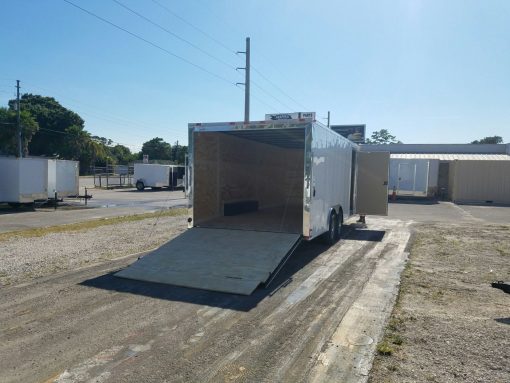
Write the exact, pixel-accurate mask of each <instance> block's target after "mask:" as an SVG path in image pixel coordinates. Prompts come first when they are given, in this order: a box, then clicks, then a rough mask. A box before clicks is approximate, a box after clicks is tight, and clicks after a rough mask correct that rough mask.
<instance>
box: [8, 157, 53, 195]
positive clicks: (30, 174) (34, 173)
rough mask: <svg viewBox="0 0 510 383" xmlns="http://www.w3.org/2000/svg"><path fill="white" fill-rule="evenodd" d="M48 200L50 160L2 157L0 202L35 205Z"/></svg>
mask: <svg viewBox="0 0 510 383" xmlns="http://www.w3.org/2000/svg"><path fill="white" fill-rule="evenodd" d="M47 198H48V159H46V158H15V157H0V202H7V203H11V204H22V203H33V202H34V201H38V200H46V199H47Z"/></svg>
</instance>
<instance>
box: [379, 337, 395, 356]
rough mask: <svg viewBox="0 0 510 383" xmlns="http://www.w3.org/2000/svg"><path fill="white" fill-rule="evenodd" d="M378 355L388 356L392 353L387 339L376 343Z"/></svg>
mask: <svg viewBox="0 0 510 383" xmlns="http://www.w3.org/2000/svg"><path fill="white" fill-rule="evenodd" d="M377 352H378V353H379V355H384V356H390V355H391V354H392V353H393V347H391V346H390V344H389V343H388V342H387V341H383V342H381V343H379V344H378V345H377Z"/></svg>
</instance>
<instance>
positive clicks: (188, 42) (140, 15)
mask: <svg viewBox="0 0 510 383" xmlns="http://www.w3.org/2000/svg"><path fill="white" fill-rule="evenodd" d="M112 1H113V2H114V3H116V4H118V5H119V6H121V7H122V8H124V9H126V10H128V11H129V12H131V13H133V14H134V15H136V16H138V17H140V18H141V19H143V20H145V21H147V22H148V23H150V24H152V25H154V26H155V27H157V28H159V29H161V30H162V31H164V32H166V33H168V34H169V35H170V36H173V37H175V38H176V39H179V40H180V41H182V42H184V43H186V44H188V45H189V46H191V47H193V48H195V49H196V50H198V51H199V52H202V53H203V54H205V55H206V56H208V57H210V58H212V59H214V60H216V61H217V62H219V63H221V64H223V65H225V66H227V67H228V68H230V69H235V67H234V66H233V65H231V64H229V63H228V62H226V61H224V60H222V59H220V58H218V57H216V56H214V55H212V54H210V53H209V52H207V51H206V50H204V49H202V48H200V47H199V46H198V45H196V44H194V43H192V42H191V41H189V40H187V39H185V38H184V37H181V36H179V35H178V34H176V33H174V32H172V31H170V30H168V29H167V28H165V27H164V26H162V25H161V24H158V23H156V22H155V21H153V20H151V19H149V18H148V17H146V16H144V15H142V14H141V13H139V12H137V11H135V10H134V9H131V8H129V7H128V6H127V5H125V4H123V3H121V2H120V1H118V0H112Z"/></svg>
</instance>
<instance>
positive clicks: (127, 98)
mask: <svg viewBox="0 0 510 383" xmlns="http://www.w3.org/2000/svg"><path fill="white" fill-rule="evenodd" d="M68 1H71V2H73V3H74V4H76V5H78V6H79V7H82V8H84V9H86V10H87V11H89V12H92V13H94V14H96V15H97V16H99V17H101V18H103V19H104V20H107V21H108V22H111V23H113V24H115V25H117V26H118V27H121V28H123V29H124V30H120V29H118V28H116V27H114V26H112V25H111V24H108V23H107V22H105V21H102V20H99V19H98V18H96V17H94V16H91V15H90V14H88V13H86V12H84V11H83V10H80V9H78V8H76V7H74V6H72V5H71V4H69V3H68V2H66V1H64V0H17V1H9V0H0V4H1V12H0V46H1V50H0V52H1V53H0V106H6V105H7V101H8V100H9V99H11V98H13V97H14V95H15V90H14V86H15V80H20V81H21V87H22V89H21V92H22V93H25V92H27V93H35V94H41V95H45V96H52V97H54V98H56V99H57V100H58V101H59V102H60V103H61V104H62V105H64V106H65V107H67V108H69V109H71V110H73V111H75V112H77V113H78V114H80V115H81V116H82V117H83V118H84V120H85V128H86V129H87V130H88V131H89V132H90V133H91V134H94V135H99V136H102V137H107V138H110V139H112V140H113V141H114V142H117V143H121V144H124V145H127V146H129V147H130V148H131V149H132V150H139V149H140V148H141V145H142V143H143V142H144V141H147V140H149V139H151V138H153V137H162V138H163V139H165V140H166V141H167V142H170V143H172V144H173V143H175V142H176V141H179V143H180V144H186V143H187V124H188V123H190V122H216V121H240V120H242V119H243V118H244V90H243V88H242V86H236V85H235V83H236V82H243V81H244V77H243V76H244V73H243V71H242V70H238V71H236V70H235V68H236V67H243V66H244V56H243V55H242V54H237V55H236V54H235V52H236V51H244V48H245V38H246V37H247V36H249V37H250V38H251V58H252V61H251V62H252V66H253V69H252V71H251V77H252V86H251V88H252V92H251V94H252V101H251V113H250V119H251V120H263V119H264V115H265V114H266V113H274V112H282V113H283V112H295V111H305V112H308V111H314V112H316V113H317V119H318V120H321V121H323V122H325V119H323V118H325V117H326V116H327V112H328V111H330V112H331V123H332V124H366V128H367V135H370V134H371V133H372V132H373V131H375V130H380V129H387V130H389V131H390V132H391V133H392V134H393V135H395V136H397V138H398V139H399V140H401V141H403V142H404V143H466V142H470V141H472V140H475V139H479V138H482V137H485V136H493V135H499V136H503V138H504V140H505V142H509V141H510V1H507V0H501V1H497V0H487V1H471V0H461V1H456V0H448V1H444V0H437V1H435V0H427V1H420V0H407V1H397V0H394V1H386V0H379V1H373V0H370V1H333V0H332V1H326V0H314V1H304V0H243V1H239V0H237V1H234V0H186V1H184V0H181V1H177V0H68ZM123 6H124V7H123ZM125 7H128V8H129V9H131V10H132V11H134V12H136V13H138V15H137V14H135V13H133V12H131V11H130V10H129V9H126V8H125ZM140 15H141V16H140ZM155 24H156V25H155ZM126 31H127V32H126ZM133 34H134V35H136V36H138V37H135V36H133ZM142 39H143V40H144V41H142Z"/></svg>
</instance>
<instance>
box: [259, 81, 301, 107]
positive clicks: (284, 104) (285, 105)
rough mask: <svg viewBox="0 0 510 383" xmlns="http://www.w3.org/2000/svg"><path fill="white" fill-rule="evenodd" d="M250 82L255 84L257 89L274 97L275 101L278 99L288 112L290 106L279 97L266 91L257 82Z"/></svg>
mask: <svg viewBox="0 0 510 383" xmlns="http://www.w3.org/2000/svg"><path fill="white" fill-rule="evenodd" d="M251 83H252V84H253V85H255V87H256V88H258V89H259V90H261V91H262V92H264V93H265V94H267V95H268V96H269V97H272V98H274V99H275V100H276V101H278V102H279V103H280V104H282V105H283V106H284V107H286V108H287V109H288V110H289V112H290V111H292V108H291V107H290V106H288V105H287V104H286V103H284V102H283V101H281V100H280V99H278V98H277V97H275V96H273V95H272V94H271V93H269V92H268V91H266V90H265V89H264V88H262V87H261V86H260V85H259V84H257V83H256V82H255V81H253V80H251Z"/></svg>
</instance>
